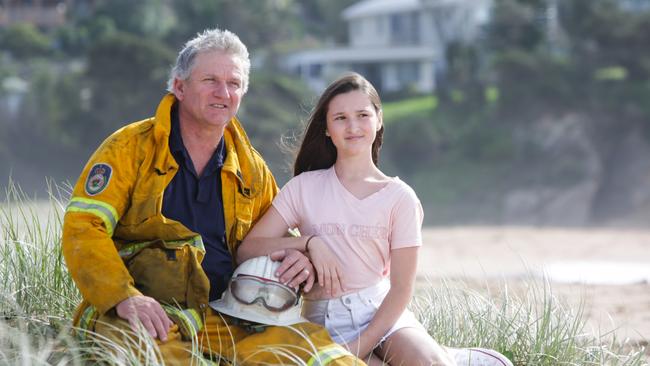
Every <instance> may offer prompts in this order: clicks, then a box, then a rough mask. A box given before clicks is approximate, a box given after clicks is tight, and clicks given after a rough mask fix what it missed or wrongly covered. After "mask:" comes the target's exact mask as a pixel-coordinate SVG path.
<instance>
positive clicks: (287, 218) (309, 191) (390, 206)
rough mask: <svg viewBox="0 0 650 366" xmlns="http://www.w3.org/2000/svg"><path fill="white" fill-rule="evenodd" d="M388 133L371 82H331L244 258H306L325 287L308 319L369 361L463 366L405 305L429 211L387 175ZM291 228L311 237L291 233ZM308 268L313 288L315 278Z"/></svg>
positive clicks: (308, 308)
mask: <svg viewBox="0 0 650 366" xmlns="http://www.w3.org/2000/svg"><path fill="white" fill-rule="evenodd" d="M383 132H384V126H383V121H382V110H381V101H380V99H379V95H378V94H377V91H376V90H375V88H374V87H373V86H372V85H371V84H370V83H369V82H368V81H367V80H366V79H364V78H363V77H362V76H360V75H358V74H348V75H345V76H343V77H341V78H339V79H338V80H336V81H334V82H333V83H332V84H331V85H329V87H328V88H327V89H326V90H325V91H324V92H323V94H322V95H321V97H320V99H319V100H318V103H317V105H316V107H315V108H314V110H313V111H312V113H311V116H310V117H309V121H308V125H307V129H306V132H305V135H304V139H303V141H302V144H301V146H300V149H299V151H298V155H297V158H296V161H295V165H294V178H293V179H291V180H290V181H289V182H288V183H287V184H286V185H285V186H284V188H282V190H281V191H280V193H279V195H278V196H277V197H276V198H275V200H274V201H273V206H272V207H271V208H270V209H269V210H268V211H267V212H266V214H265V215H264V216H263V217H262V218H261V219H260V220H259V222H258V223H257V224H256V225H255V226H254V227H253V229H252V230H251V231H250V232H249V234H248V236H247V237H246V239H245V240H244V242H243V243H242V244H241V246H240V247H239V249H238V253H237V259H238V261H239V262H242V261H243V260H245V259H247V258H251V257H255V256H259V255H265V254H270V253H273V252H276V251H278V250H280V249H285V250H286V249H294V250H299V251H301V252H303V253H305V254H306V255H307V256H308V257H309V258H310V259H311V262H312V263H313V268H314V269H315V271H316V274H317V282H318V285H315V286H313V288H312V289H311V291H309V292H308V293H307V294H306V296H305V303H304V307H303V314H304V315H305V317H307V318H308V319H309V320H311V321H313V322H316V323H320V324H323V325H324V326H325V327H326V328H327V329H328V331H329V332H330V334H331V336H332V338H333V339H334V340H335V341H337V342H339V343H342V344H345V345H346V346H347V347H348V349H349V350H350V351H351V352H352V353H353V354H356V355H358V356H359V357H360V358H363V359H366V360H368V364H369V365H375V364H377V365H381V364H382V360H384V361H385V362H387V363H390V364H391V365H432V364H435V365H454V364H455V363H454V361H452V360H451V358H450V356H449V355H448V353H447V352H446V351H445V350H444V349H443V348H442V347H440V346H439V345H438V344H437V343H436V342H435V341H434V340H433V339H432V338H431V337H430V336H429V335H428V334H427V332H426V331H425V329H424V327H423V326H422V325H421V324H420V323H419V322H418V321H417V320H416V319H415V317H414V316H413V314H412V313H411V312H410V311H409V310H408V309H407V308H406V306H407V304H408V303H409V301H410V299H411V295H412V293H413V287H414V281H415V274H416V265H417V257H418V249H419V247H420V246H421V245H422V237H421V225H422V219H423V216H422V207H421V205H420V201H419V200H418V198H417V196H416V194H415V192H414V191H413V189H411V187H409V186H408V185H407V184H406V183H404V182H403V181H401V180H400V179H399V178H397V177H389V176H387V175H386V174H384V173H383V172H382V171H381V170H379V168H378V165H377V162H378V159H379V149H380V147H381V144H382V137H383ZM404 158H405V159H408V158H409V157H407V156H405V157H404ZM290 228H298V229H299V230H300V233H301V235H302V236H301V237H298V238H289V237H285V233H286V232H287V229H290ZM308 268H311V267H308ZM308 268H307V269H305V270H304V272H305V273H304V275H305V276H309V277H311V282H310V281H308V283H307V286H306V287H305V290H309V289H310V288H311V287H312V283H313V281H314V279H313V278H314V277H313V276H310V273H309V269H308ZM291 277H293V276H291Z"/></svg>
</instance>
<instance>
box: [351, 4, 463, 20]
mask: <svg viewBox="0 0 650 366" xmlns="http://www.w3.org/2000/svg"><path fill="white" fill-rule="evenodd" d="M467 1H468V0H364V1H359V2H358V3H356V4H354V5H351V6H349V7H347V8H345V9H344V10H343V12H342V13H341V14H342V16H343V19H345V20H350V19H354V18H361V17H367V16H373V15H381V14H394V13H405V12H410V11H414V10H421V9H423V8H431V7H436V6H444V5H451V4H457V3H463V2H467ZM470 1H472V0H470Z"/></svg>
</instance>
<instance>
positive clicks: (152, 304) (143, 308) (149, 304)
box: [115, 295, 173, 342]
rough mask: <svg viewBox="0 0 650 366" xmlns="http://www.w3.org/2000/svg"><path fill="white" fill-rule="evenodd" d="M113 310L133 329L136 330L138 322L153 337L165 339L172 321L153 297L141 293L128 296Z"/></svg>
mask: <svg viewBox="0 0 650 366" xmlns="http://www.w3.org/2000/svg"><path fill="white" fill-rule="evenodd" d="M115 310H116V311H117V315H118V316H119V317H120V318H122V319H124V320H127V321H128V322H129V325H130V326H131V329H132V330H133V331H137V329H138V322H140V323H142V325H143V326H144V328H145V329H146V330H147V332H149V334H150V335H151V336H152V337H153V338H160V340H161V341H163V342H165V341H167V331H168V330H169V327H171V326H172V324H173V322H172V321H171V320H170V319H169V317H168V316H167V314H166V313H165V311H164V310H163V308H162V307H161V306H160V304H159V303H158V301H156V300H154V298H152V297H149V296H142V295H139V296H133V297H129V298H128V299H126V300H123V301H122V302H121V303H119V304H117V306H115Z"/></svg>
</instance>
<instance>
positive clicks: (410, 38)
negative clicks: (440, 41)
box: [390, 12, 420, 44]
mask: <svg viewBox="0 0 650 366" xmlns="http://www.w3.org/2000/svg"><path fill="white" fill-rule="evenodd" d="M390 33H391V42H392V43H393V44H417V43H419V42H420V22H419V17H418V13H414V12H413V13H400V14H391V16H390Z"/></svg>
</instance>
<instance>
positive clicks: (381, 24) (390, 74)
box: [285, 0, 491, 92]
mask: <svg viewBox="0 0 650 366" xmlns="http://www.w3.org/2000/svg"><path fill="white" fill-rule="evenodd" d="M490 2H491V0H364V1H360V2H358V3H356V4H354V5H352V6H350V7H348V8H346V9H345V10H343V12H342V17H343V19H344V20H345V21H346V22H347V25H348V33H349V37H348V38H349V45H346V46H340V47H333V48H322V49H312V50H304V51H300V52H296V53H293V54H291V55H289V56H288V57H287V58H286V60H285V61H286V66H287V67H288V68H289V70H291V71H293V72H295V73H297V74H299V75H300V76H301V77H302V78H303V79H304V80H305V81H306V82H307V84H308V85H309V86H310V87H311V88H313V89H314V90H315V91H321V90H322V89H324V88H325V86H326V85H327V83H328V82H330V81H331V80H332V79H334V78H335V77H337V76H338V75H340V74H341V73H343V72H345V71H356V72H359V73H360V74H362V75H364V76H365V77H366V78H368V79H369V80H370V81H371V82H372V83H373V84H374V85H375V87H377V88H378V89H379V90H381V91H383V92H391V91H399V90H404V89H406V88H414V89H416V90H418V91H421V92H429V91H433V90H434V89H435V86H436V75H438V74H440V73H442V72H444V70H445V67H446V65H445V49H446V46H447V45H448V44H449V42H451V41H457V40H458V41H469V40H472V39H474V38H475V37H477V35H478V34H479V32H480V27H481V25H482V24H484V23H485V22H486V21H487V19H488V16H489V5H490Z"/></svg>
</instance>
